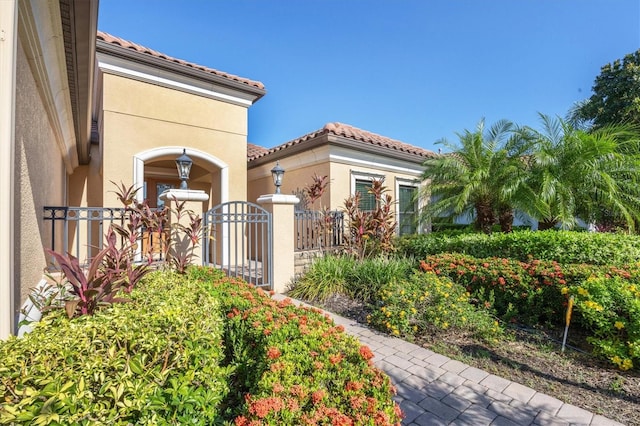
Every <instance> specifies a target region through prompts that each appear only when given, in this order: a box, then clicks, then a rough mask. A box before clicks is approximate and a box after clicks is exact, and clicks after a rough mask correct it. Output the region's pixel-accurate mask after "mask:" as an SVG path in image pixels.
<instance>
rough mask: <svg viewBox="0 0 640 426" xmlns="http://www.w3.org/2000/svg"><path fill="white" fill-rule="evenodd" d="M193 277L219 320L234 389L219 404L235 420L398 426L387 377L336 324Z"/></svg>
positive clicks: (255, 292) (254, 292) (238, 286)
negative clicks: (214, 303)
mask: <svg viewBox="0 0 640 426" xmlns="http://www.w3.org/2000/svg"><path fill="white" fill-rule="evenodd" d="M202 269H203V268H197V269H196V271H198V272H197V273H199V274H202ZM200 279H201V280H203V281H204V282H205V285H206V286H208V288H210V291H211V293H212V294H213V295H215V296H216V298H217V299H218V300H219V301H220V303H221V305H222V308H223V313H225V315H226V318H227V325H226V333H225V341H226V359H225V362H226V363H228V364H229V365H231V366H232V367H233V369H234V373H233V376H232V379H231V380H232V383H233V384H234V386H233V388H234V389H235V392H234V393H233V394H232V395H231V398H230V399H229V401H227V407H228V408H227V410H228V414H230V415H231V417H232V418H233V419H234V422H235V424H236V425H260V424H265V425H266V424H273V425H279V424H313V425H315V424H318V425H320V424H340V425H391V424H399V422H400V419H401V412H400V409H399V407H398V405H397V404H396V403H395V402H394V401H393V399H392V395H393V392H394V389H393V387H392V385H391V383H390V382H389V379H388V377H387V376H385V375H384V374H383V373H382V372H381V371H380V370H378V369H377V368H375V367H374V366H373V364H372V362H371V358H372V357H373V353H372V352H371V350H370V349H369V348H367V347H365V346H360V345H359V344H358V342H357V340H355V339H354V338H352V337H350V336H348V335H347V334H345V333H344V329H343V327H342V326H335V325H334V324H333V322H332V321H331V320H330V319H328V317H325V316H324V315H322V314H321V311H319V310H317V309H315V308H298V307H295V306H293V305H292V303H291V301H290V299H286V300H284V301H281V302H276V301H274V300H273V299H271V298H270V297H268V295H267V294H266V293H265V292H264V291H262V290H260V289H256V288H252V287H251V286H249V285H247V284H244V283H242V282H239V281H236V280H231V279H226V280H218V281H207V280H206V278H202V277H200Z"/></svg>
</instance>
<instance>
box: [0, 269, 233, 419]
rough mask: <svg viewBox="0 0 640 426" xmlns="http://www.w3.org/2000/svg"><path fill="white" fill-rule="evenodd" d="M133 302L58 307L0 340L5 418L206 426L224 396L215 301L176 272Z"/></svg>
mask: <svg viewBox="0 0 640 426" xmlns="http://www.w3.org/2000/svg"><path fill="white" fill-rule="evenodd" d="M143 287H144V290H138V289H137V290H134V291H133V292H132V293H131V299H132V301H131V302H129V303H123V304H116V305H112V306H110V307H108V308H104V309H101V310H99V311H98V313H97V314H96V315H94V316H83V317H79V318H76V319H74V320H71V321H70V320H68V319H67V318H66V315H65V314H64V312H62V311H54V312H52V313H50V314H49V315H46V316H45V317H44V320H43V321H41V322H39V323H38V324H36V325H35V327H34V330H33V332H31V333H29V334H27V335H26V336H25V337H24V338H21V339H17V338H10V339H9V340H7V341H4V342H1V343H0V360H2V362H1V363H0V398H1V403H0V423H1V424H34V425H40V424H42V425H44V424H50V423H51V424H86V425H88V424H113V425H126V424H187V423H188V424H212V423H214V422H215V421H217V420H218V419H219V418H220V414H221V413H220V410H219V405H220V404H221V402H222V401H223V400H224V399H225V398H226V397H227V394H228V392H229V386H228V384H227V378H228V376H229V374H230V369H229V368H228V367H224V366H222V365H221V364H220V362H221V361H222V360H223V358H224V352H223V341H222V336H223V331H224V328H223V327H224V322H223V320H222V318H221V316H220V314H219V312H220V307H219V304H218V302H217V301H216V300H215V299H214V298H212V297H211V296H210V295H209V294H208V293H207V292H206V291H205V290H204V289H203V288H202V287H201V286H198V285H197V284H195V283H192V282H189V281H184V280H183V279H181V278H180V277H179V276H177V275H174V274H162V275H156V276H155V278H154V279H153V280H147V282H146V283H145V285H144V286H143Z"/></svg>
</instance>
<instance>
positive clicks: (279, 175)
mask: <svg viewBox="0 0 640 426" xmlns="http://www.w3.org/2000/svg"><path fill="white" fill-rule="evenodd" d="M271 176H272V177H273V184H274V185H275V186H276V194H280V187H281V186H282V180H283V178H284V169H283V168H282V167H280V162H279V161H276V166H275V167H274V168H273V169H271Z"/></svg>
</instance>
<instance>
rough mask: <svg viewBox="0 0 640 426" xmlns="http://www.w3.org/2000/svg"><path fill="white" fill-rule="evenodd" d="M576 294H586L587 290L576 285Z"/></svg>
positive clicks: (587, 293)
mask: <svg viewBox="0 0 640 426" xmlns="http://www.w3.org/2000/svg"><path fill="white" fill-rule="evenodd" d="M578 294H579V295H580V296H588V295H589V292H588V291H587V290H585V289H584V288H582V287H578Z"/></svg>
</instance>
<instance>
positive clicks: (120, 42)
mask: <svg viewBox="0 0 640 426" xmlns="http://www.w3.org/2000/svg"><path fill="white" fill-rule="evenodd" d="M98 40H102V41H104V42H106V43H109V44H114V45H116V46H120V47H123V48H125V49H131V50H135V51H136V52H140V53H145V54H147V55H149V56H153V57H154V58H159V59H164V60H165V61H169V62H173V63H176V64H180V65H184V66H185V67H189V68H193V69H197V70H200V71H204V72H207V73H210V74H213V75H217V76H220V77H224V78H227V79H229V80H232V81H236V82H238V83H243V84H246V85H248V86H252V87H256V88H258V89H262V90H264V84H262V83H261V82H259V81H253V80H249V79H246V78H242V77H238V76H237V75H233V74H229V73H226V72H222V71H218V70H215V69H213V68H208V67H204V66H202V65H198V64H194V63H193V62H187V61H183V60H182V59H177V58H173V57H171V56H168V55H165V54H164V53H160V52H157V51H155V50H152V49H149V48H148V47H144V46H141V45H139V44H136V43H133V42H130V41H127V40H124V39H121V38H120V37H115V36H112V35H111V34H108V33H105V32H103V31H98Z"/></svg>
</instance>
